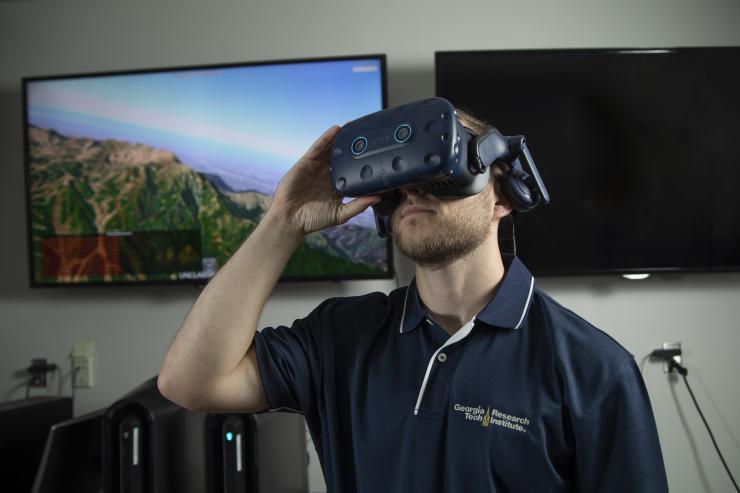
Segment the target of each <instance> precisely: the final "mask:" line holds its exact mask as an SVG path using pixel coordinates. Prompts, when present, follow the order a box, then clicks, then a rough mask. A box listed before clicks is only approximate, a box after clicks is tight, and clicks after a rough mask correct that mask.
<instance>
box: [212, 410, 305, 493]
mask: <svg viewBox="0 0 740 493" xmlns="http://www.w3.org/2000/svg"><path fill="white" fill-rule="evenodd" d="M204 432H205V435H204V436H205V450H206V456H205V464H206V484H207V489H206V490H205V491H206V492H207V493H222V492H223V493H237V492H238V493H243V492H249V493H272V492H281V493H306V492H308V454H307V451H306V431H305V421H304V419H303V416H302V415H300V414H295V413H287V412H275V413H258V414H208V415H207V416H206V418H205V426H204Z"/></svg>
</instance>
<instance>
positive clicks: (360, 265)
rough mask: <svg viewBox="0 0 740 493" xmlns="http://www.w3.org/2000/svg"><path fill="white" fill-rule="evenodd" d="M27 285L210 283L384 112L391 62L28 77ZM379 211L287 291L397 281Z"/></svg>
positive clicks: (308, 265) (324, 249)
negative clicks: (329, 147) (282, 189)
mask: <svg viewBox="0 0 740 493" xmlns="http://www.w3.org/2000/svg"><path fill="white" fill-rule="evenodd" d="M23 93H24V100H25V104H24V109H25V139H26V184H27V187H26V188H27V190H26V192H27V204H28V235H29V250H30V264H31V284H32V285H33V286H50V285H79V284H96V285H99V284H134V283H161V282H173V283H204V282H206V281H207V279H209V278H210V277H212V276H213V275H214V274H215V273H216V271H217V270H218V269H219V268H220V267H221V266H223V265H224V263H225V262H226V260H227V259H228V258H229V256H230V255H231V254H232V253H233V252H234V251H235V250H236V249H237V248H238V247H239V246H240V245H241V243H242V242H243V241H244V240H245V238H247V237H248V235H249V234H250V232H251V231H252V230H253V229H254V228H255V227H256V225H257V223H258V222H259V220H260V218H261V217H262V216H263V214H264V213H265V211H266V209H267V208H268V206H269V204H270V201H271V198H272V194H273V193H274V190H275V188H276V186H277V184H278V182H279V180H280V178H281V177H282V176H283V175H284V174H285V173H286V172H287V171H288V169H289V168H290V167H291V166H292V165H293V164H294V163H295V162H296V160H297V159H298V158H299V157H300V156H301V155H302V154H303V153H304V152H305V151H306V149H307V148H308V147H309V146H310V144H311V143H312V142H313V141H314V140H315V139H316V138H317V137H318V136H319V135H321V133H322V132H323V131H324V130H326V129H327V128H328V127H330V126H331V125H332V124H340V125H342V124H344V123H347V122H348V121H351V120H353V119H355V118H357V117H359V116H362V115H365V114H367V113H372V112H375V111H378V110H381V109H383V108H385V107H386V60H385V55H370V56H357V57H351V58H348V57H343V58H322V59H311V60H293V61H280V62H261V63H245V64H230V65H213V66H198V67H186V68H168V69H160V70H141V71H129V72H116V73H96V74H86V75H73V76H68V75H67V76H55V77H33V78H25V79H23ZM391 255H392V249H391V245H390V243H389V242H388V240H386V239H383V238H380V237H379V236H378V235H377V233H376V231H375V226H374V218H373V215H372V212H371V211H370V210H368V211H366V212H365V213H363V214H361V215H360V216H357V217H356V218H353V219H352V220H350V221H349V222H348V223H347V224H345V225H342V226H339V227H336V228H333V229H329V230H325V231H322V232H319V233H313V234H311V235H309V236H308V237H307V238H306V239H305V241H304V242H303V243H302V244H301V245H300V246H299V248H298V249H297V250H296V252H295V254H294V255H293V256H292V257H291V259H290V260H289V262H288V265H287V267H286V268H285V271H284V273H283V276H282V279H283V280H303V279H306V280H309V279H310V280H322V279H327V280H341V279H369V278H390V277H392V275H393V273H392V268H393V267H392V258H391Z"/></svg>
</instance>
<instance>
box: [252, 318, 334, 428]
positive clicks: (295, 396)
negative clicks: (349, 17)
mask: <svg viewBox="0 0 740 493" xmlns="http://www.w3.org/2000/svg"><path fill="white" fill-rule="evenodd" d="M320 313H321V306H319V307H318V308H317V309H315V310H314V311H313V312H312V313H311V314H310V315H309V316H308V317H306V318H302V319H298V320H296V321H295V322H293V324H292V325H291V326H290V327H285V326H280V327H266V328H264V329H262V331H259V332H256V333H255V334H254V342H253V344H254V347H255V351H256V353H257V364H258V366H259V371H260V378H261V379H262V387H263V389H264V392H265V398H266V399H267V405H268V408H269V410H270V411H278V410H289V411H294V412H298V413H301V414H303V415H304V416H306V418H309V417H310V416H314V415H315V414H316V409H317V392H318V391H319V389H320V384H319V383H320V382H321V350H320V346H321V330H322V327H321V319H320Z"/></svg>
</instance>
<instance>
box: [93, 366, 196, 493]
mask: <svg viewBox="0 0 740 493" xmlns="http://www.w3.org/2000/svg"><path fill="white" fill-rule="evenodd" d="M183 412H185V410H184V409H183V408H181V407H180V406H178V405H176V404H174V403H173V402H171V401H169V400H167V399H165V398H164V397H163V396H162V394H160V392H159V389H157V383H156V377H155V378H152V379H149V380H147V381H146V382H144V383H143V384H141V385H140V386H139V387H137V388H136V389H134V390H133V391H131V392H129V393H128V394H126V395H125V396H123V397H122V398H121V399H119V400H117V401H116V402H114V403H113V404H112V405H111V406H110V407H108V409H107V410H106V412H105V414H104V415H103V422H102V447H103V450H102V456H103V491H104V492H105V493H160V492H162V493H165V492H169V491H175V490H171V489H170V484H171V482H172V481H171V479H170V478H171V477H172V475H173V474H179V472H178V471H177V466H178V461H177V454H174V453H173V449H174V447H175V446H176V441H177V435H178V426H179V419H180V415H181V414H182V413H183Z"/></svg>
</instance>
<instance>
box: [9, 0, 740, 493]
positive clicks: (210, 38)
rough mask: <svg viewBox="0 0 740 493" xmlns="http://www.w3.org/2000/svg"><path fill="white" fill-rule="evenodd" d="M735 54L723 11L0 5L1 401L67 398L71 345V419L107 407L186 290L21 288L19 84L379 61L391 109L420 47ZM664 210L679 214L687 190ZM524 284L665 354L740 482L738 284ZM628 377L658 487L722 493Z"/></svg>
mask: <svg viewBox="0 0 740 493" xmlns="http://www.w3.org/2000/svg"><path fill="white" fill-rule="evenodd" d="M739 44H740V2H738V1H737V0H707V1H704V2H697V1H696V0H647V1H646V0H625V1H620V2H613V1H612V2H605V1H594V0H590V1H589V0H560V1H558V2H551V1H546V0H539V1H537V0H524V1H519V2H516V3H514V2H509V3H504V2H500V1H499V2H495V1H481V0H465V1H458V2H454V3H453V2H445V3H439V4H435V3H432V2H429V1H422V0H407V1H405V2H389V1H386V0H382V1H376V2H364V3H362V4H361V3H357V2H351V1H346V0H345V1H328V0H273V1H271V2H268V1H265V0H256V1H252V2H245V1H242V2H234V1H228V2H227V1H214V2H208V3H206V2H197V1H194V0H180V1H167V2H165V1H158V2H151V1H143V0H130V1H128V2H118V1H112V0H96V1H73V0H66V1H65V0H55V1H10V2H8V1H0V211H1V214H2V216H1V219H0V231H2V233H1V234H2V240H0V274H1V275H0V399H11V398H19V397H22V396H23V392H24V387H23V384H24V379H23V377H22V376H21V375H20V374H19V373H18V371H19V370H20V369H22V368H25V367H26V366H28V364H29V362H30V359H31V358H32V357H46V358H47V359H49V360H51V361H53V362H56V363H58V364H60V365H61V366H62V368H63V369H64V381H63V383H64V392H65V393H67V394H68V393H69V380H68V379H69V361H68V359H67V356H68V353H69V350H70V348H71V346H72V343H73V341H74V339H75V338H76V337H78V336H89V337H92V338H93V339H94V341H95V343H96V346H97V357H96V360H95V371H96V375H95V377H96V386H95V387H94V388H93V389H90V390H79V391H78V393H77V395H78V399H77V402H76V413H77V414H80V413H84V412H87V411H90V410H94V409H97V408H99V407H102V406H105V405H107V404H109V403H110V402H111V401H112V400H114V399H115V398H116V397H117V396H120V395H121V394H122V393H123V392H125V391H127V390H129V389H131V388H132V387H134V386H135V385H136V384H138V383H140V382H141V381H142V380H144V379H146V378H148V377H150V376H152V375H154V374H155V373H156V372H157V371H158V368H159V364H160V362H161V359H162V356H163V354H164V352H165V351H166V349H167V346H168V344H169V342H170V340H171V338H172V337H173V335H174V334H175V331H176V330H177V327H178V325H179V324H180V322H181V321H182V319H183V318H184V317H185V315H186V313H187V311H188V308H189V306H190V304H191V303H192V302H193V300H194V299H195V297H196V296H197V291H196V290H195V289H193V288H185V287H168V288H161V287H159V288H117V289H67V288H64V289H52V290H33V291H32V290H30V289H29V288H28V287H27V286H28V275H27V260H26V259H27V257H26V239H25V233H26V231H25V211H24V192H23V187H24V184H23V161H22V125H21V121H22V117H21V97H20V78H21V77H22V76H33V75H49V74H62V73H80V72H89V71H106V70H121V69H135V68H148V67H164V66H177V65H194V64H211V63H220V62H237V61H256V60H269V59H288V58H300V57H316V56H331V55H352V54H363V53H387V54H388V61H389V70H390V74H389V96H390V103H391V104H398V103H401V102H405V101H410V100H413V99H418V98H422V97H426V96H430V95H432V94H433V92H434V82H433V60H434V59H433V54H434V51H435V50H457V49H483V48H486V49H498V48H572V47H674V46H711V45H739ZM679 200H691V196H690V191H689V193H688V195H687V196H682V197H679ZM697 206H698V207H700V206H701V204H697ZM399 267H400V269H401V281H402V282H404V281H406V280H407V279H408V276H409V272H410V266H409V264H408V262H407V261H403V260H402V261H400V265H399ZM539 285H540V286H541V287H543V288H545V289H546V290H548V291H549V292H550V293H551V294H552V295H553V296H555V297H556V298H557V299H558V300H559V301H561V302H562V303H563V304H565V305H566V306H569V307H571V308H573V309H574V310H575V311H577V312H579V313H580V314H581V315H583V316H584V317H585V318H587V319H589V320H590V321H592V322H593V323H594V324H596V325H597V326H599V327H602V328H603V329H605V330H606V331H607V332H608V333H609V334H611V335H612V336H613V337H614V338H615V339H616V340H618V341H619V342H621V343H622V344H623V345H624V346H626V347H627V348H628V349H629V350H630V351H631V352H632V353H633V354H635V356H636V358H637V359H638V361H641V360H642V358H643V357H644V356H645V355H646V354H647V353H648V352H649V351H650V350H651V349H653V348H655V347H657V346H659V345H660V343H661V342H663V341H681V342H682V343H683V347H684V350H685V361H686V364H687V366H688V368H689V370H690V375H689V376H690V379H691V381H693V387H694V389H695V392H696V394H697V397H698V399H699V401H700V402H701V403H702V404H703V408H704V412H705V414H706V416H707V419H708V420H709V422H710V423H711V424H712V425H713V428H714V431H715V434H716V436H717V440H718V442H719V445H720V447H721V448H722V450H723V451H724V453H725V455H726V457H727V460H728V463H729V464H730V466H731V467H732V468H733V470H734V472H735V474H736V475H737V476H740V441H739V440H738V438H739V437H740V412H739V411H740V391H739V390H738V389H740V386H738V384H737V375H738V374H740V359H739V358H736V357H735V354H734V353H735V351H736V348H737V347H739V346H740V322H738V320H740V275H739V274H725V275H714V274H712V275H686V276H682V277H669V278H651V279H648V280H647V281H642V282H630V281H626V280H623V279H619V278H612V277H595V278H562V279H557V278H555V279H552V278H550V279H541V280H540V281H539ZM394 286H395V283H394V282H391V281H363V282H346V283H339V284H331V283H325V284H321V283H316V284H301V285H281V286H279V287H278V288H277V289H276V291H275V294H274V296H273V297H272V299H271V301H270V302H269V304H268V306H267V307H266V309H265V312H264V314H263V317H262V322H263V324H264V325H268V324H270V325H271V324H277V323H288V322H291V321H292V320H293V319H294V318H296V317H299V316H301V315H303V314H305V313H306V312H307V311H308V310H310V309H311V308H312V307H313V306H314V305H315V304H317V303H318V302H319V301H320V300H322V299H323V298H325V297H327V296H330V295H331V296H333V295H338V294H339V295H341V294H354V293H362V292H366V291H370V290H382V291H388V290H390V289H391V288H393V287H394ZM247 294H248V293H245V296H247ZM644 375H645V380H646V383H647V387H648V390H649V392H650V396H651V399H652V403H653V408H654V411H655V415H656V419H657V422H658V429H659V433H660V438H661V443H662V445H663V454H664V458H665V462H666V467H667V470H668V476H669V483H670V486H671V490H672V491H674V492H686V493H689V492H691V493H693V492H697V491H712V492H724V491H729V490H730V489H731V485H730V483H729V480H728V479H727V478H726V476H725V474H724V471H723V469H722V466H721V464H720V462H719V459H718V458H717V456H716V455H715V452H714V450H713V448H712V445H711V442H710V441H709V438H708V436H707V434H706V432H705V430H704V428H703V426H702V424H701V422H700V419H699V416H698V415H697V413H696V411H695V409H694V408H693V405H692V403H691V401H690V399H689V397H688V395H687V392H686V389H685V388H684V387H683V384H682V383H681V382H680V381H676V380H675V379H673V378H668V377H667V376H666V375H665V374H664V373H663V371H662V368H661V367H660V365H656V364H652V363H647V364H645V366H644ZM679 384H680V385H679ZM51 388H53V389H54V391H56V386H55V383H54V382H53V383H52V386H51ZM35 393H36V392H35ZM35 393H34V394H35ZM311 449H312V448H311ZM313 457H314V459H315V455H314V456H313ZM310 476H311V489H312V491H321V490H323V489H324V485H323V481H322V479H321V473H320V470H319V468H318V466H317V462H316V461H315V460H314V461H313V464H312V466H311V469H310Z"/></svg>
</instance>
